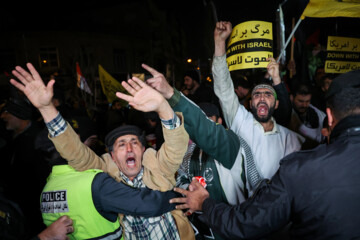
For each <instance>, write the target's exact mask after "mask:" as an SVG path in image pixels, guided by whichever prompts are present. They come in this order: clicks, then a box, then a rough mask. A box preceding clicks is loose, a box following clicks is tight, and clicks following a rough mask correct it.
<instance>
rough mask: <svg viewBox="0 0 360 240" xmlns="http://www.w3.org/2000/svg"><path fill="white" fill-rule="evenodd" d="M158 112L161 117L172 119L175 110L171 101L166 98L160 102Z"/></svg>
mask: <svg viewBox="0 0 360 240" xmlns="http://www.w3.org/2000/svg"><path fill="white" fill-rule="evenodd" d="M157 113H158V114H159V118H161V119H163V120H170V119H172V118H173V117H174V111H173V110H172V108H171V107H170V105H169V103H168V102H167V101H166V100H165V99H164V101H163V102H162V103H161V104H160V106H159V108H158V110H157Z"/></svg>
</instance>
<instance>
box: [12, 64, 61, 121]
mask: <svg viewBox="0 0 360 240" xmlns="http://www.w3.org/2000/svg"><path fill="white" fill-rule="evenodd" d="M26 66H27V68H28V69H29V71H30V73H29V72H27V71H26V70H25V69H23V68H22V67H20V66H17V67H15V70H13V71H12V74H14V76H15V77H16V78H17V79H18V80H19V81H20V82H18V81H16V80H15V79H10V83H11V84H12V85H14V86H15V87H16V88H18V89H19V90H20V91H22V92H23V93H24V94H25V95H26V97H27V98H28V99H29V101H30V102H31V103H32V104H33V105H34V106H35V107H36V108H37V109H39V111H40V113H41V115H42V116H43V118H44V120H45V121H50V120H52V119H54V118H55V117H56V115H57V113H58V112H57V110H56V108H55V106H54V105H53V104H52V101H51V100H52V97H53V86H54V83H55V80H53V79H52V80H50V81H49V83H48V84H47V86H45V84H44V82H43V80H42V79H41V77H40V75H39V73H38V72H37V71H36V70H35V68H34V66H33V65H32V64H31V63H28V64H26Z"/></svg>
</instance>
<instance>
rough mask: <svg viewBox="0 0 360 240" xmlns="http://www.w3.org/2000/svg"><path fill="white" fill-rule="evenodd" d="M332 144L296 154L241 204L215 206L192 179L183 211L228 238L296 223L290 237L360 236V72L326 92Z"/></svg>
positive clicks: (336, 81)
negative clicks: (199, 213) (198, 213)
mask: <svg viewBox="0 0 360 240" xmlns="http://www.w3.org/2000/svg"><path fill="white" fill-rule="evenodd" d="M326 105H327V108H326V113H327V117H328V122H329V127H330V129H331V135H330V143H329V144H322V145H320V146H318V147H317V148H316V149H312V150H306V151H299V152H295V153H292V154H290V155H288V156H286V157H285V158H283V159H282V160H281V165H280V168H279V170H278V171H277V173H276V174H275V175H274V177H273V178H272V179H271V180H269V181H263V182H262V183H261V185H260V186H259V188H258V190H257V192H256V194H254V197H253V198H251V199H250V200H248V201H246V202H244V203H243V204H241V205H239V206H236V207H234V206H228V205H226V204H221V203H216V202H215V201H214V200H212V199H210V198H209V194H208V193H207V191H206V190H205V189H204V188H203V187H202V186H201V185H199V184H198V183H197V182H196V181H194V180H193V182H192V183H191V185H190V186H191V190H193V191H192V192H190V191H185V190H183V189H178V190H176V191H178V192H180V193H182V194H184V195H186V198H181V199H176V200H172V202H182V203H184V205H182V206H179V208H180V209H190V210H191V211H199V210H202V215H201V216H200V217H199V218H200V219H201V221H203V222H204V223H206V224H207V225H209V226H210V227H212V228H213V229H215V230H216V231H218V232H219V233H221V234H222V235H223V236H225V237H226V238H227V239H242V238H246V239H255V238H261V237H264V236H266V235H268V234H269V233H271V232H273V231H276V230H277V229H279V228H281V227H282V226H285V225H286V224H287V223H288V222H289V221H292V225H291V228H290V234H291V237H292V239H359V238H360V228H359V226H360V215H359V212H360V191H358V190H359V183H360V173H359V171H358V169H360V161H359V156H360V70H355V71H351V72H348V73H345V74H342V75H340V76H339V77H337V78H335V79H334V80H333V82H332V83H331V85H330V88H329V90H328V92H327V94H326Z"/></svg>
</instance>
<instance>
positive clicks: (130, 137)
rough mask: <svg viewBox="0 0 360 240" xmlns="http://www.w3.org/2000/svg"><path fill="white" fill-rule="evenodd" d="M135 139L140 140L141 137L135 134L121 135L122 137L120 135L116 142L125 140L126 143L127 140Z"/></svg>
mask: <svg viewBox="0 0 360 240" xmlns="http://www.w3.org/2000/svg"><path fill="white" fill-rule="evenodd" d="M133 140H136V141H138V140H139V139H138V137H137V136H135V135H125V136H121V137H119V138H118V139H116V141H115V144H118V143H124V142H125V143H126V142H131V141H133Z"/></svg>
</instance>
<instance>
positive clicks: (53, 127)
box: [45, 113, 67, 137]
mask: <svg viewBox="0 0 360 240" xmlns="http://www.w3.org/2000/svg"><path fill="white" fill-rule="evenodd" d="M45 124H46V127H47V129H48V131H49V134H50V137H56V136H58V135H60V134H61V133H63V132H64V131H65V130H66V128H67V125H66V121H65V119H64V118H63V117H62V116H61V114H60V113H58V115H57V116H56V117H55V118H54V119H53V120H51V121H50V122H48V123H45Z"/></svg>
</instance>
